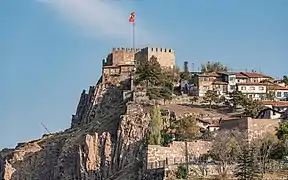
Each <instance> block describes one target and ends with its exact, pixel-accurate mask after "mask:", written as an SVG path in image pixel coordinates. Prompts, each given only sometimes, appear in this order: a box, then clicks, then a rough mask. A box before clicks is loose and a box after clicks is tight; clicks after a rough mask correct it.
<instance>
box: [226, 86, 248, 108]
mask: <svg viewBox="0 0 288 180" xmlns="http://www.w3.org/2000/svg"><path fill="white" fill-rule="evenodd" d="M229 96H230V98H231V99H230V100H229V102H230V103H231V104H232V107H233V111H235V110H236V108H237V106H238V105H243V104H244V103H245V101H246V97H245V96H244V95H243V94H242V92H241V91H238V90H235V91H233V92H231V93H229Z"/></svg>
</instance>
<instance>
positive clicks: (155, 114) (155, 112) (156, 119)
mask: <svg viewBox="0 0 288 180" xmlns="http://www.w3.org/2000/svg"><path fill="white" fill-rule="evenodd" d="M151 117H152V118H151V121H150V124H149V139H148V144H151V145H160V144H161V130H162V117H161V111H160V107H159V106H158V105H155V106H153V108H152V111H151Z"/></svg>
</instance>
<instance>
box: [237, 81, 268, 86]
mask: <svg viewBox="0 0 288 180" xmlns="http://www.w3.org/2000/svg"><path fill="white" fill-rule="evenodd" d="M237 84H238V85H247V86H249V85H254V86H255V85H256V86H266V85H267V84H266V83H260V82H239V83H237Z"/></svg>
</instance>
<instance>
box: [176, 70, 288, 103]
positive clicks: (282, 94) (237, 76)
mask: <svg viewBox="0 0 288 180" xmlns="http://www.w3.org/2000/svg"><path fill="white" fill-rule="evenodd" d="M193 77H194V78H195V79H194V82H195V86H194V88H193V89H192V90H193V93H192V94H194V95H196V96H199V97H204V96H205V93H206V92H207V91H208V90H215V91H217V93H218V94H219V95H223V96H226V97H229V93H231V92H233V91H235V90H238V91H241V92H242V93H243V94H244V95H246V96H247V97H249V98H250V99H253V100H265V99H266V95H267V93H268V92H269V91H273V94H275V99H276V100H283V99H286V98H288V87H284V86H281V85H279V84H278V83H277V82H273V78H271V77H270V76H267V75H264V74H260V73H256V72H211V73H197V74H194V76H193ZM185 83H186V82H185ZM181 86H185V84H183V85H181ZM186 86H187V85H186ZM188 86H189V85H188ZM190 90H191V89H190Z"/></svg>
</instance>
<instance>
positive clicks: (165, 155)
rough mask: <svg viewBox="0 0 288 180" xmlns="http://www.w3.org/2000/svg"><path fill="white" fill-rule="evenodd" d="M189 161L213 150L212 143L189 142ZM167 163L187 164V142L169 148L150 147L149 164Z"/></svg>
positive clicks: (176, 143)
mask: <svg viewBox="0 0 288 180" xmlns="http://www.w3.org/2000/svg"><path fill="white" fill-rule="evenodd" d="M187 143H188V144H187V150H188V156H189V159H191V158H194V157H199V156H200V155H202V154H205V153H207V152H208V151H209V149H210V148H211V142H210V141H202V140H199V141H194V142H187ZM160 161H166V163H167V164H168V165H169V164H177V163H184V162H185V142H183V141H174V142H173V143H171V145H170V146H169V147H162V146H160V145H148V163H153V162H160Z"/></svg>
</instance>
